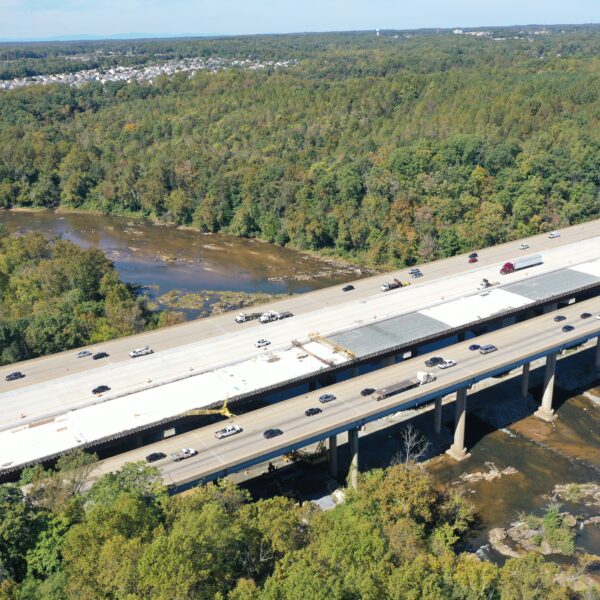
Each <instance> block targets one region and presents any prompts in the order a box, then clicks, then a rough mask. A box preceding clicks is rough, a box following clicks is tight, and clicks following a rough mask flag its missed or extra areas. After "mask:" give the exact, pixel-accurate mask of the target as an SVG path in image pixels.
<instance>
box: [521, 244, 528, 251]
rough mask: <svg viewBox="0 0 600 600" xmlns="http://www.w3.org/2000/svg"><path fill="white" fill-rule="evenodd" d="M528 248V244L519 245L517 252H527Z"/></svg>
mask: <svg viewBox="0 0 600 600" xmlns="http://www.w3.org/2000/svg"><path fill="white" fill-rule="evenodd" d="M528 248H529V244H521V245H520V246H519V250H527V249H528Z"/></svg>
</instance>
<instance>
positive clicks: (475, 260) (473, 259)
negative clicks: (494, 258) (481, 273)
mask: <svg viewBox="0 0 600 600" xmlns="http://www.w3.org/2000/svg"><path fill="white" fill-rule="evenodd" d="M478 261H479V259H478V258H477V257H476V256H472V257H471V258H469V262H470V263H476V262H478Z"/></svg>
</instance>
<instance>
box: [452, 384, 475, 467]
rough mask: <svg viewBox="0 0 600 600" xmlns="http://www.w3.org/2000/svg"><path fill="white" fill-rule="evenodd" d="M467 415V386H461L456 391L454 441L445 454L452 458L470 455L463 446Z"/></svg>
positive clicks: (459, 459) (465, 457)
mask: <svg viewBox="0 0 600 600" xmlns="http://www.w3.org/2000/svg"><path fill="white" fill-rule="evenodd" d="M466 417H467V388H461V389H460V390H458V391H457V392H456V424H455V429H454V442H453V444H452V446H450V448H449V449H448V450H446V454H448V455H449V456H451V457H452V458H453V459H454V460H458V461H461V460H465V459H467V458H469V457H470V456H471V455H470V454H469V453H468V452H467V449H466V448H465V425H466Z"/></svg>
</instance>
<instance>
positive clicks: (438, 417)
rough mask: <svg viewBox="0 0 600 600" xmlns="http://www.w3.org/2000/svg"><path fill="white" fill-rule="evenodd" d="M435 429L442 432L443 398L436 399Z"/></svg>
mask: <svg viewBox="0 0 600 600" xmlns="http://www.w3.org/2000/svg"><path fill="white" fill-rule="evenodd" d="M433 431H434V433H438V434H439V433H441V431H442V399H441V398H436V399H435V408H434V411H433Z"/></svg>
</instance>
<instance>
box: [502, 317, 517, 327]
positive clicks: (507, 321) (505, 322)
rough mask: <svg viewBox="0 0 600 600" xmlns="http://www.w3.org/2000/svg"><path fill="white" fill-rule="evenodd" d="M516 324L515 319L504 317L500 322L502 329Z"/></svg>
mask: <svg viewBox="0 0 600 600" xmlns="http://www.w3.org/2000/svg"><path fill="white" fill-rule="evenodd" d="M516 322H517V317H515V316H512V317H506V318H505V319H503V320H502V327H508V326H510V325H514V324H515V323H516Z"/></svg>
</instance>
